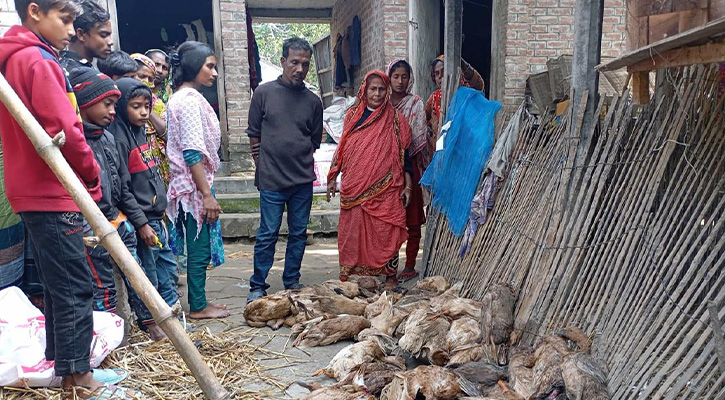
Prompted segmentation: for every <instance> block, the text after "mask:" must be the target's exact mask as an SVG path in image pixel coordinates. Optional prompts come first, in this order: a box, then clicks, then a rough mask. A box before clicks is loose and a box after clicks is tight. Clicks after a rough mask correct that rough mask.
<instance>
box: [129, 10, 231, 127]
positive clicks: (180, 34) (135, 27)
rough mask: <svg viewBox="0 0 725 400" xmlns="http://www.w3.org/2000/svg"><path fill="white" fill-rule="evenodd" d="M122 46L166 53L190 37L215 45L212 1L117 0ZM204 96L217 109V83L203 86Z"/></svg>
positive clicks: (140, 50) (143, 51) (135, 50)
mask: <svg viewBox="0 0 725 400" xmlns="http://www.w3.org/2000/svg"><path fill="white" fill-rule="evenodd" d="M116 11H117V13H118V31H119V36H120V42H121V50H123V51H125V52H127V53H129V54H131V53H145V52H146V51H147V50H149V49H162V50H164V51H166V52H167V53H170V52H171V51H172V50H174V49H175V48H177V47H178V46H179V45H180V44H181V43H183V42H185V41H187V40H196V41H200V42H204V43H206V44H208V45H209V46H211V48H212V49H213V48H214V16H213V15H214V13H213V9H212V4H211V2H210V1H199V0H153V1H149V0H123V1H117V2H116ZM201 92H202V94H203V95H204V97H206V99H207V100H209V103H211V105H212V106H213V107H214V109H215V110H217V113H218V109H219V108H218V107H219V96H218V94H217V87H216V84H215V85H214V86H213V87H210V88H207V87H203V88H202V90H201Z"/></svg>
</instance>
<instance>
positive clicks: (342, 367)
mask: <svg viewBox="0 0 725 400" xmlns="http://www.w3.org/2000/svg"><path fill="white" fill-rule="evenodd" d="M383 358H385V353H384V352H383V350H382V349H381V348H380V346H378V344H377V343H375V342H374V341H371V340H366V341H363V342H357V343H354V344H351V345H349V346H347V347H345V348H343V349H342V350H340V351H339V352H338V353H337V354H336V355H335V357H333V358H332V360H330V363H329V364H328V365H327V367H325V368H323V369H321V370H319V371H317V372H316V373H315V375H319V374H325V375H327V376H329V377H330V378H334V379H336V380H338V381H341V380H343V379H344V378H345V377H347V376H348V375H349V374H350V372H352V371H353V370H354V369H355V367H357V366H358V365H360V364H363V363H366V362H372V361H376V360H382V359H383Z"/></svg>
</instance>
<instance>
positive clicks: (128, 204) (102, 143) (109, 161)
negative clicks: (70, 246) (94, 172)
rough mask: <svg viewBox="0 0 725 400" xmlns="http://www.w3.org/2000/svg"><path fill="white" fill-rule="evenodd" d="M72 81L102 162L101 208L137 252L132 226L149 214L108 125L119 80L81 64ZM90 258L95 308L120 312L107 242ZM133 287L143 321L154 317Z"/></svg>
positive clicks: (131, 298) (91, 142)
mask: <svg viewBox="0 0 725 400" xmlns="http://www.w3.org/2000/svg"><path fill="white" fill-rule="evenodd" d="M70 82H71V85H73V89H74V90H75V94H76V97H77V98H78V106H79V107H80V109H81V117H83V131H84V133H85V135H86V142H88V144H89V145H90V146H91V149H92V150H93V153H94V154H95V156H96V161H98V164H99V165H100V166H101V190H102V192H103V198H101V201H99V202H98V207H99V208H100V209H101V211H102V212H103V214H104V215H105V216H106V218H107V219H108V221H109V222H111V225H113V226H114V227H115V228H116V229H117V230H118V234H119V236H120V237H121V239H122V240H123V242H124V244H126V247H127V248H128V250H129V251H130V252H131V254H133V255H134V256H136V244H137V242H136V231H135V229H134V228H133V225H139V226H140V225H143V224H144V223H145V222H146V216H145V215H144V213H143V211H141V208H140V207H139V205H138V203H137V202H136V198H135V197H134V196H133V193H131V188H130V185H131V176H130V175H129V173H128V169H127V168H125V167H124V166H123V162H122V161H121V155H120V154H119V153H118V149H117V148H116V140H115V139H114V138H113V135H111V133H110V132H108V131H107V130H106V129H105V128H106V127H107V126H108V125H110V124H111V122H112V121H113V117H114V116H115V115H116V102H117V101H118V99H119V98H120V97H121V92H120V91H119V90H118V87H117V86H116V83H115V82H114V81H113V80H112V79H111V78H109V77H108V76H106V75H104V74H101V73H99V72H98V71H96V70H94V69H91V68H87V67H79V68H76V69H75V70H73V72H71V73H70ZM86 252H87V254H88V262H89V264H90V267H91V273H92V274H93V280H94V288H93V308H94V309H95V310H96V311H110V312H115V311H116V304H117V301H116V287H115V286H116V285H115V279H114V273H113V260H112V259H111V255H110V254H109V253H108V250H106V249H105V248H104V247H103V246H96V247H94V248H90V247H86ZM127 286H128V288H129V303H131V306H132V308H133V310H134V312H135V313H136V316H137V317H138V319H139V320H140V321H141V320H144V319H146V318H147V316H148V315H150V312H149V310H148V309H147V308H146V306H145V305H144V304H143V302H142V301H141V299H140V298H139V297H138V294H136V292H135V291H134V290H133V287H131V286H130V284H128V283H127Z"/></svg>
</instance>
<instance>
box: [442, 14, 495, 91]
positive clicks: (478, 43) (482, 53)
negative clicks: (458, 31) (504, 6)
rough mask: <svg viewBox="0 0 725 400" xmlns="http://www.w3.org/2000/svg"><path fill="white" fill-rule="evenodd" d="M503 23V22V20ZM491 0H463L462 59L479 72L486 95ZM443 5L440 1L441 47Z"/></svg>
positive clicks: (489, 57)
mask: <svg viewBox="0 0 725 400" xmlns="http://www.w3.org/2000/svg"><path fill="white" fill-rule="evenodd" d="M504 23H505V22H504ZM492 26H493V0H463V47H462V49H461V52H462V55H463V59H464V60H466V61H467V62H468V63H470V64H471V66H473V68H475V69H476V71H478V73H479V74H481V77H482V78H483V80H484V82H485V83H486V89H485V92H486V97H490V96H489V90H490V87H491V40H492V36H491V34H492V30H491V27H492ZM444 35H445V7H444V5H443V2H441V41H440V47H441V49H442V48H443V47H444V39H443V38H444Z"/></svg>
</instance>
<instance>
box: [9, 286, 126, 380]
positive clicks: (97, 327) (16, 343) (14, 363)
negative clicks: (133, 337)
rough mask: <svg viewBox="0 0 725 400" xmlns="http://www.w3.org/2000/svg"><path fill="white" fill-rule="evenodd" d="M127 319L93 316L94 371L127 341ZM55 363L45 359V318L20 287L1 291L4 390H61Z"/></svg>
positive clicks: (104, 313) (103, 314)
mask: <svg viewBox="0 0 725 400" xmlns="http://www.w3.org/2000/svg"><path fill="white" fill-rule="evenodd" d="M123 333H124V330H123V319H122V318H121V317H119V316H117V315H115V314H112V313H108V312H93V341H92V342H91V367H92V368H96V367H98V366H99V365H100V364H101V362H103V360H104V359H105V358H106V357H107V356H108V355H109V354H111V352H112V351H113V350H115V349H116V348H117V347H118V346H119V345H120V344H121V341H123ZM54 367H55V363H54V362H53V361H48V360H46V359H45V316H43V314H42V313H41V312H40V310H38V309H37V308H36V307H35V306H33V305H32V304H31V303H30V301H29V300H28V298H27V297H26V296H25V294H24V293H23V292H22V291H21V290H20V289H19V288H17V287H14V286H13V287H9V288H7V289H5V290H3V291H0V386H15V387H25V385H26V384H27V385H28V386H30V387H59V386H60V384H61V378H60V377H57V376H55V370H54Z"/></svg>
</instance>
